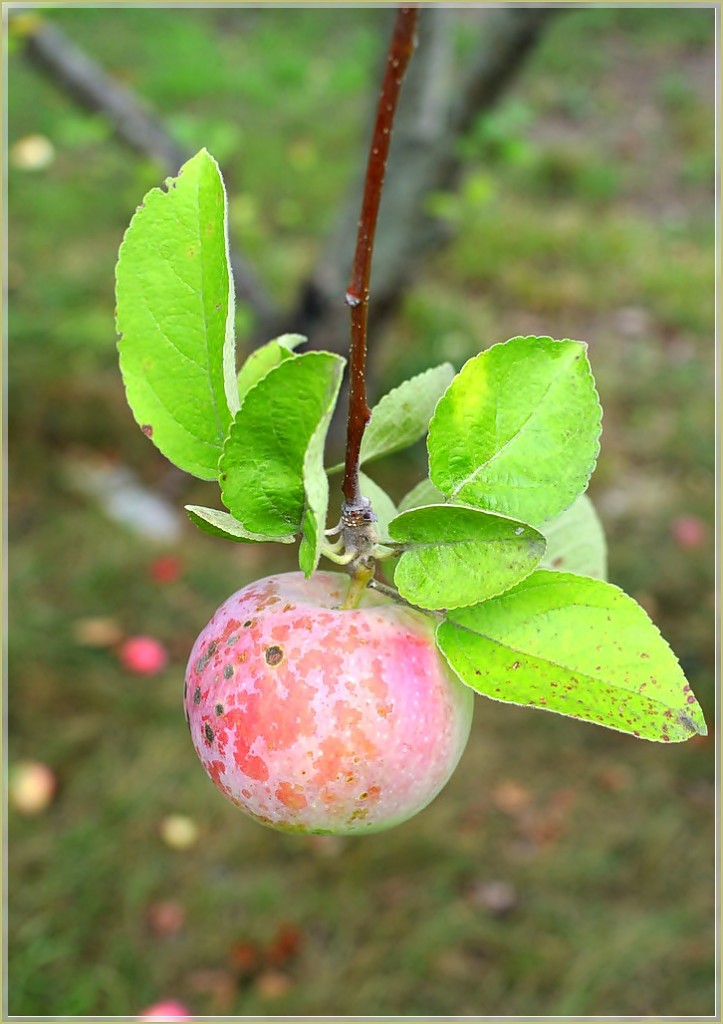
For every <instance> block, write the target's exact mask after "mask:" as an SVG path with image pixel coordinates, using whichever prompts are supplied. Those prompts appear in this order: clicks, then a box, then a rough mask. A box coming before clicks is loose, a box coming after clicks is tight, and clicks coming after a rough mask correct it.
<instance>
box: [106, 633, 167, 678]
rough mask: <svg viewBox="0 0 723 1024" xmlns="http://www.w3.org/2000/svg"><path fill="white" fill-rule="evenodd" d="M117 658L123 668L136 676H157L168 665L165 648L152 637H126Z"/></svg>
mask: <svg viewBox="0 0 723 1024" xmlns="http://www.w3.org/2000/svg"><path fill="white" fill-rule="evenodd" d="M118 656H119V658H120V662H121V664H122V665H123V667H124V668H126V669H128V671H129V672H133V673H134V675H138V676H155V675H158V673H159V672H162V671H163V670H164V668H165V667H166V665H167V664H168V652H167V651H166V648H165V647H164V646H163V644H162V643H161V642H160V640H156V638H155V637H153V636H131V637H128V639H127V640H124V641H123V643H122V644H121V646H120V650H119V652H118Z"/></svg>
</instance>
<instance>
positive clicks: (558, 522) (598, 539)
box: [540, 494, 607, 580]
mask: <svg viewBox="0 0 723 1024" xmlns="http://www.w3.org/2000/svg"><path fill="white" fill-rule="evenodd" d="M540 529H541V531H542V533H544V535H545V539H546V540H547V551H546V552H545V557H544V558H543V560H542V564H541V568H544V569H557V570H558V571H559V572H574V573H577V574H578V575H579V576H593V577H594V578H595V579H599V580H604V579H607V546H606V544H605V534H604V532H603V527H602V523H601V522H600V519H599V518H598V514H597V512H596V511H595V506H594V505H593V503H592V502H591V501H590V499H589V498H588V496H587V495H586V494H581V495H580V497H579V498H578V499H577V501H576V502H574V504H572V505H571V506H570V508H568V509H566V510H565V511H564V512H561V513H560V515H559V516H556V517H555V518H554V519H551V520H550V521H549V522H548V523H543V525H542V526H541V527H540Z"/></svg>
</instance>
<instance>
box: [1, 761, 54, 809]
mask: <svg viewBox="0 0 723 1024" xmlns="http://www.w3.org/2000/svg"><path fill="white" fill-rule="evenodd" d="M57 788H58V781H57V779H56V777H55V775H54V773H53V771H52V769H51V768H49V767H48V765H47V764H42V763H41V762H39V761H21V762H20V763H19V764H16V765H15V766H14V767H13V768H12V769H11V770H10V779H9V782H8V797H9V800H10V803H11V804H12V806H13V807H14V808H15V810H17V811H19V812H20V813H21V814H28V815H30V814H41V813H42V812H43V811H45V810H47V808H48V807H49V806H50V804H51V803H52V801H53V797H54V796H55V793H56V790H57Z"/></svg>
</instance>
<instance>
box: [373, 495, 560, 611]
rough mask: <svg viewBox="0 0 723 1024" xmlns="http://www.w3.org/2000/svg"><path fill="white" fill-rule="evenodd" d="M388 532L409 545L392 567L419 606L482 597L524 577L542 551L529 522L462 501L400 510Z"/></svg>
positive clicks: (452, 604)
mask: <svg viewBox="0 0 723 1024" xmlns="http://www.w3.org/2000/svg"><path fill="white" fill-rule="evenodd" d="M389 534H390V536H391V537H392V539H393V540H395V541H399V542H401V543H403V544H406V545H408V548H407V550H406V551H405V552H404V553H403V554H402V556H401V558H400V559H399V564H398V565H397V567H396V569H395V571H394V582H395V584H396V586H397V589H398V590H399V593H400V594H401V595H402V597H405V598H406V599H407V600H408V601H411V602H413V603H414V604H418V605H420V606H421V607H422V608H458V607H460V605H468V604H476V603H477V602H479V601H485V600H486V599H487V598H489V597H492V596H493V595H495V594H500V593H502V591H504V590H507V589H508V588H509V587H511V586H513V584H515V583H517V582H518V581H519V580H521V579H523V578H524V577H525V576H528V575H529V574H530V573H531V572H532V570H533V569H534V568H535V566H536V565H537V564H538V562H539V561H540V558H541V557H542V555H543V554H544V552H545V539H544V537H543V536H542V534H541V533H538V532H537V530H535V529H533V527H531V526H528V525H527V524H526V523H520V522H517V521H516V520H514V519H507V518H505V517H503V516H498V515H494V514H493V513H492V512H483V511H481V510H480V509H475V508H468V507H466V506H464V505H428V506H427V507H426V508H417V509H411V510H410V511H409V512H403V513H402V514H401V515H400V516H397V518H396V519H394V520H393V521H392V522H391V523H390V524H389Z"/></svg>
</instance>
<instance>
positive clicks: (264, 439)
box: [219, 352, 344, 537]
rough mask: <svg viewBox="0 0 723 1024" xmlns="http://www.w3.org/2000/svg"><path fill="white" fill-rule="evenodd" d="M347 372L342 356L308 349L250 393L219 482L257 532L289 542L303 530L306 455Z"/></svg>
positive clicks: (238, 416)
mask: <svg viewBox="0 0 723 1024" xmlns="http://www.w3.org/2000/svg"><path fill="white" fill-rule="evenodd" d="M343 368H344V360H343V359H342V358H341V357H340V356H337V355H334V354H332V353H330V352H305V353H303V354H302V355H299V356H296V357H295V358H294V359H287V360H285V361H284V362H282V363H279V365H278V366H275V367H274V368H273V369H272V370H269V372H268V373H267V374H266V376H265V377H263V378H262V379H261V380H260V381H259V382H258V383H257V384H255V385H254V387H252V388H251V390H250V391H249V392H248V393H247V394H246V397H245V398H244V401H243V405H242V406H241V409H240V410H239V412H238V413H237V414H236V417H235V418H234V421H233V423H232V424H231V428H230V430H229V434H228V437H227V438H226V442H225V444H224V447H223V454H222V455H221V460H220V462H219V473H220V476H219V481H220V483H221V497H222V499H223V503H224V505H225V506H226V508H228V509H229V511H230V512H231V513H232V515H233V516H234V517H235V518H236V519H237V520H238V521H239V522H240V523H241V524H242V525H243V527H244V528H245V529H246V530H248V531H249V532H251V533H259V534H264V535H267V536H271V537H281V536H284V535H286V534H288V533H296V532H298V531H299V530H300V529H301V527H302V522H303V520H304V515H305V512H306V508H307V498H306V493H305V486H304V460H305V457H306V451H307V448H308V447H309V445H310V443H311V441H312V439H313V438H314V435H315V432H316V430H317V428H318V427H319V424H320V423H321V422H322V420H323V419H324V418H325V417H326V416H327V414H328V411H329V407H330V403H331V405H332V407H333V401H334V398H335V396H336V394H337V392H338V388H339V382H340V380H341V375H342V372H343ZM307 525H308V524H307Z"/></svg>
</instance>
